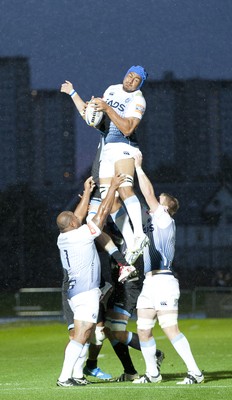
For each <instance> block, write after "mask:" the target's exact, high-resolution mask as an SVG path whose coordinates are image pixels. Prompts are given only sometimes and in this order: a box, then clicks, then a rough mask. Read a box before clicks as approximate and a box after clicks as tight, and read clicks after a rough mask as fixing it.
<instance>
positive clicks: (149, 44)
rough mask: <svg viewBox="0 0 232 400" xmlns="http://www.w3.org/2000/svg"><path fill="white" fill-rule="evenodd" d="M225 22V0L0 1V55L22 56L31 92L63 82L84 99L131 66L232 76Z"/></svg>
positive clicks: (231, 42)
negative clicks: (25, 61)
mask: <svg viewBox="0 0 232 400" xmlns="http://www.w3.org/2000/svg"><path fill="white" fill-rule="evenodd" d="M231 21H232V0H117V1H113V0H98V1H94V0H84V1H83V0H0V27H1V28H0V29H1V40H0V56H15V55H22V56H27V57H28V58H29V62H30V66H31V86H32V88H34V89H37V88H44V89H50V88H52V89H53V88H54V89H58V88H59V87H60V85H61V83H62V82H63V81H64V80H65V79H68V80H70V81H72V82H73V83H74V86H75V88H76V90H77V91H79V93H80V95H81V96H83V98H84V100H88V99H89V98H90V97H91V95H95V96H100V95H102V93H103V91H104V90H105V88H106V87H107V86H109V85H110V84H113V83H119V82H121V80H122V78H123V76H124V74H125V72H126V71H127V69H128V68H129V67H130V66H131V65H133V64H141V65H143V66H144V67H145V68H146V69H147V71H148V74H149V79H160V78H161V77H162V75H163V73H164V72H165V71H173V72H174V74H175V75H176V77H177V78H189V77H202V78H216V79H217V78H222V79H232V22H231ZM78 124H79V123H78ZM80 126H81V129H83V132H85V131H86V128H85V127H84V125H83V122H82V121H81V125H80ZM89 129H91V128H87V130H88V132H89ZM91 133H92V131H91ZM84 134H85V135H86V133H84ZM87 135H89V137H91V136H90V134H89V133H88V134H87ZM97 140H98V138H97V135H96V136H95V137H94V139H93V142H94V143H93V145H92V146H93V149H94V148H95V146H96V142H97ZM91 142H92V140H90V141H89V140H86V136H85V138H84V139H83V148H82V154H83V150H85V149H87V148H88V149H89V145H90V146H91ZM93 154H94V150H93ZM93 154H92V152H91V151H88V156H87V162H88V157H89V160H91V157H92V155H93Z"/></svg>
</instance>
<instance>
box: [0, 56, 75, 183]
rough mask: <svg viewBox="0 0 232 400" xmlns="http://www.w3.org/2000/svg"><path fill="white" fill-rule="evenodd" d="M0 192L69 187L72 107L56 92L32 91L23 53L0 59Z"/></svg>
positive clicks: (72, 152)
mask: <svg viewBox="0 0 232 400" xmlns="http://www.w3.org/2000/svg"><path fill="white" fill-rule="evenodd" d="M0 137H1V150H0V163H1V169H0V190H4V189H5V188H7V187H8V186H10V185H16V184H28V185H29V186H30V187H33V188H34V189H36V190H43V189H46V188H49V189H54V190H56V189H58V190H60V189H61V188H64V190H66V189H68V188H71V187H72V185H73V182H74V181H75V153H76V149H75V110H74V106H73V104H72V103H71V102H70V99H69V97H68V96H67V95H65V94H63V93H60V92H59V90H40V91H36V90H32V89H31V87H30V67H29V63H28V59H27V58H26V57H3V58H0Z"/></svg>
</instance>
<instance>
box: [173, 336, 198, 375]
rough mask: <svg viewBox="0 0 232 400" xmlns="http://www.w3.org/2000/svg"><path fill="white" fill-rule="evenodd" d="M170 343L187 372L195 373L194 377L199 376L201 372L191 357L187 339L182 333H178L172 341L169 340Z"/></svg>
mask: <svg viewBox="0 0 232 400" xmlns="http://www.w3.org/2000/svg"><path fill="white" fill-rule="evenodd" d="M171 343H172V345H173V347H174V348H175V350H176V351H177V353H178V354H179V356H180V357H181V358H182V360H183V361H184V363H185V365H186V367H187V369H188V371H192V372H194V373H196V375H201V371H200V370H199V368H198V366H197V364H196V361H195V360H194V357H193V355H192V351H191V348H190V345H189V342H188V340H187V338H186V337H185V336H184V335H183V333H179V334H178V335H177V336H176V337H174V339H172V340H171Z"/></svg>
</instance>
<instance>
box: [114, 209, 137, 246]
mask: <svg viewBox="0 0 232 400" xmlns="http://www.w3.org/2000/svg"><path fill="white" fill-rule="evenodd" d="M140 214H141V210H140ZM110 216H111V218H112V220H113V221H114V223H115V225H116V226H117V228H118V229H119V231H120V232H121V234H122V236H123V238H124V240H125V242H126V246H127V247H129V248H131V247H133V244H134V233H133V230H132V227H131V224H130V220H129V216H128V214H127V212H126V209H125V208H124V207H123V206H122V207H120V208H119V209H118V210H117V211H115V212H114V213H112V214H110Z"/></svg>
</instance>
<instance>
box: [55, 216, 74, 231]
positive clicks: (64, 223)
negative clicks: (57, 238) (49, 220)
mask: <svg viewBox="0 0 232 400" xmlns="http://www.w3.org/2000/svg"><path fill="white" fill-rule="evenodd" d="M72 219H73V212H72V211H63V212H62V213H60V214H59V215H58V217H57V219H56V224H57V226H58V228H59V230H60V232H61V233H62V232H64V231H65V230H66V229H67V228H68V227H69V225H70V223H71V221H72Z"/></svg>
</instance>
